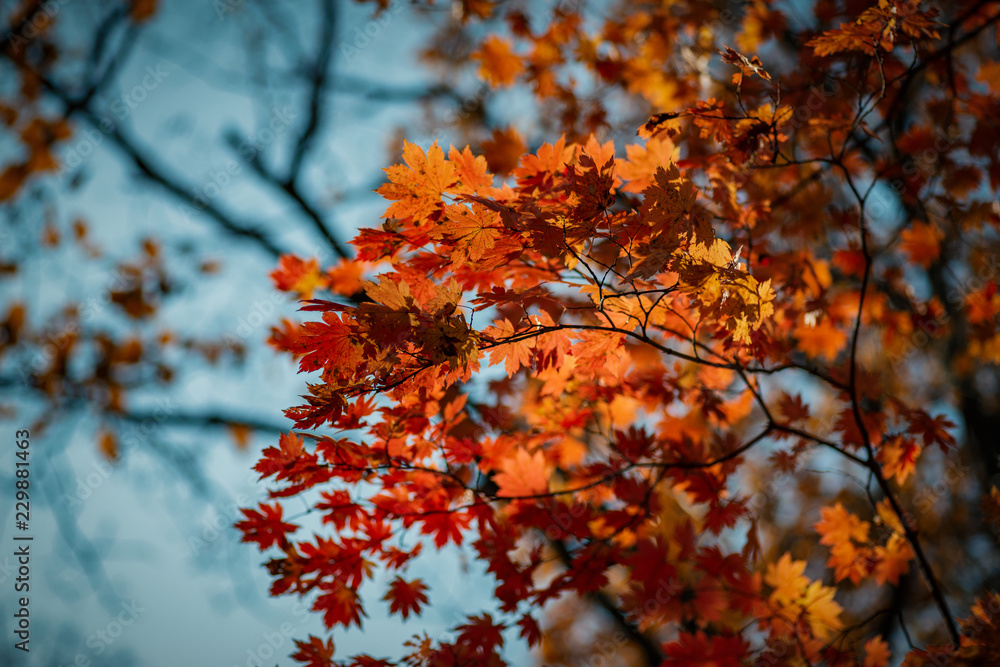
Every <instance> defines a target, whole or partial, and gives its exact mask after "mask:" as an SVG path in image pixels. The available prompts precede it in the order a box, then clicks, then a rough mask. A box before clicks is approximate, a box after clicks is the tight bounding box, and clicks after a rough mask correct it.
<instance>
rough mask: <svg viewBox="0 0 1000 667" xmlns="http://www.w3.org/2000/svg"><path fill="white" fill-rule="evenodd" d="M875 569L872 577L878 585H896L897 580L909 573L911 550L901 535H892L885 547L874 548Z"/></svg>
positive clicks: (911, 558)
mask: <svg viewBox="0 0 1000 667" xmlns="http://www.w3.org/2000/svg"><path fill="white" fill-rule="evenodd" d="M874 558H875V559H876V562H875V569H874V570H873V571H872V576H873V577H874V579H875V581H876V582H878V583H879V584H885V583H890V584H893V585H896V584H898V583H899V578H900V577H901V576H902V575H904V574H906V573H907V572H909V571H910V561H911V560H913V558H914V555H913V548H912V547H911V546H910V543H909V542H907V541H906V538H904V537H903V536H902V535H899V534H894V535H892V536H891V537H890V538H889V541H888V542H887V543H886V545H885V546H877V547H875V553H874Z"/></svg>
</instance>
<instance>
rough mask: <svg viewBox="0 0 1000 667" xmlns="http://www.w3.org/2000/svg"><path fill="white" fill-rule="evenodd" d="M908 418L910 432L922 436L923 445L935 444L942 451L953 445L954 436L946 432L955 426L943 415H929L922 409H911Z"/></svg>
mask: <svg viewBox="0 0 1000 667" xmlns="http://www.w3.org/2000/svg"><path fill="white" fill-rule="evenodd" d="M909 420H910V432H911V433H915V434H917V435H919V436H920V437H921V438H923V440H924V446H925V447H931V446H933V445H937V446H938V447H939V448H940V449H941V451H944V452H946V451H948V449H950V448H952V447H955V444H956V443H955V437H954V436H953V435H952V434H951V433H949V432H948V429H952V428H955V424H954V423H953V422H951V421H950V420H948V418H947V417H945V416H944V415H937V416H936V417H931V416H930V415H929V414H928V413H927V412H925V411H924V410H913V411H912V412H910V414H909Z"/></svg>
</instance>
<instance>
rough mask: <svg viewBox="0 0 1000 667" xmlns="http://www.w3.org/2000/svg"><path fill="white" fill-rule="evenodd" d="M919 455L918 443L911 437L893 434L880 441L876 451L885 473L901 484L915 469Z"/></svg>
mask: <svg viewBox="0 0 1000 667" xmlns="http://www.w3.org/2000/svg"><path fill="white" fill-rule="evenodd" d="M919 456H920V445H918V444H917V443H916V442H915V441H914V440H913V439H912V438H907V437H905V436H901V435H895V436H892V437H889V438H886V439H885V440H883V441H882V444H881V446H880V447H879V451H878V460H879V463H881V464H882V470H883V472H884V473H885V474H886V475H889V476H890V477H895V478H896V481H897V482H899V483H900V484H902V483H903V482H905V481H906V478H907V477H909V476H910V475H911V474H913V471H914V470H916V466H917V458H918V457H919Z"/></svg>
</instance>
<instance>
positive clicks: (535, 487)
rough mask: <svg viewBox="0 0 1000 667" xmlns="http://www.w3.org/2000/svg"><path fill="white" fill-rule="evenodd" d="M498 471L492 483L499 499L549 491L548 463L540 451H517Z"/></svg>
mask: <svg viewBox="0 0 1000 667" xmlns="http://www.w3.org/2000/svg"><path fill="white" fill-rule="evenodd" d="M500 470H501V472H499V473H497V474H496V475H495V476H494V478H493V481H494V483H495V484H496V485H497V487H498V489H499V490H498V492H497V493H498V495H499V496H500V497H501V498H516V497H519V496H535V495H539V494H543V493H547V492H548V490H549V472H548V463H547V462H546V460H545V454H544V453H543V452H541V451H537V452H535V453H534V454H529V453H528V451H527V450H526V449H523V448H521V449H518V450H517V451H516V452H515V453H514V455H513V456H512V457H511V458H508V459H506V460H505V461H504V462H503V464H502V466H501V468H500Z"/></svg>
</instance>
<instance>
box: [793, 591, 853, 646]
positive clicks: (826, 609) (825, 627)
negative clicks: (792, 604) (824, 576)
mask: <svg viewBox="0 0 1000 667" xmlns="http://www.w3.org/2000/svg"><path fill="white" fill-rule="evenodd" d="M836 592H837V591H836V589H834V588H830V587H828V586H824V585H823V584H822V583H821V582H819V581H814V582H813V583H811V584H810V585H809V587H808V588H807V589H806V590H805V592H804V593H803V595H802V598H801V599H800V600H798V604H799V605H801V606H802V608H803V610H804V611H805V612H806V618H807V620H808V622H809V627H810V629H811V630H812V633H813V636H815V637H817V638H819V639H824V640H825V639H829V638H830V636H831V635H832V634H833V633H835V632H837V631H838V630H841V629H842V628H843V627H844V624H843V622H842V621H841V620H840V614H841V612H842V611H843V608H841V606H840V605H839V604H837V603H836V602H834V600H833V596H834V595H835V594H836Z"/></svg>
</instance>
